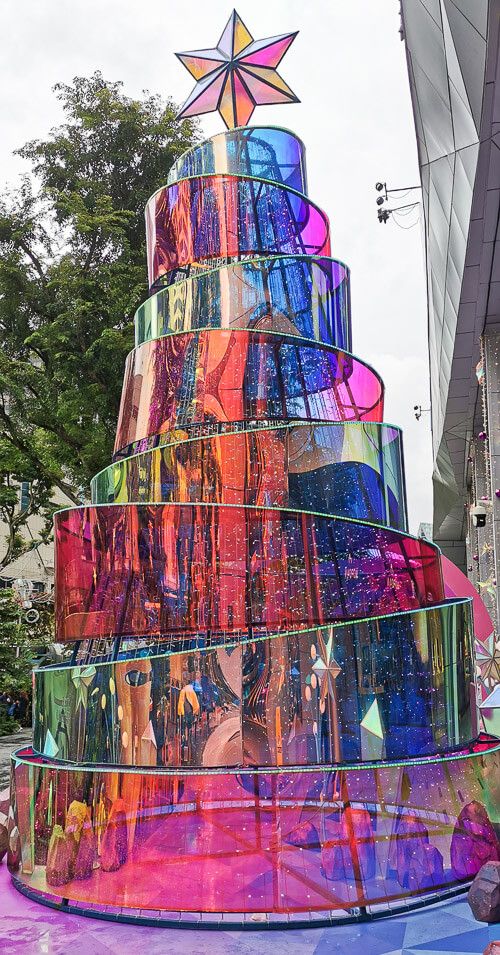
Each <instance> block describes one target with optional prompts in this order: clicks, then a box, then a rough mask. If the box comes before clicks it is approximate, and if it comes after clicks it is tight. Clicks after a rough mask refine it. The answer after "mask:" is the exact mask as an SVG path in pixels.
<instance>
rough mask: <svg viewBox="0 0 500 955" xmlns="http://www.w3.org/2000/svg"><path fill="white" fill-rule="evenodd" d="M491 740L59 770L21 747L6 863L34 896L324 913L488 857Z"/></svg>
mask: <svg viewBox="0 0 500 955" xmlns="http://www.w3.org/2000/svg"><path fill="white" fill-rule="evenodd" d="M499 774H500V759H499V752H498V741H497V740H491V738H481V739H480V740H479V742H478V743H477V744H475V745H474V746H471V747H469V748H467V749H465V750H464V751H463V752H459V753H457V754H455V755H453V756H451V755H450V756H442V757H438V758H434V759H430V758H429V759H423V760H420V761H418V762H412V761H411V760H408V761H407V762H406V763H405V764H403V765H401V764H399V765H398V764H391V763H383V762H376V763H373V764H371V765H370V766H369V767H368V766H367V767H366V768H358V767H352V768H348V767H343V768H341V769H340V768H337V767H334V768H332V769H330V770H328V769H325V767H314V766H311V767H310V768H309V769H302V770H299V771H295V772H294V771H290V770H287V769H286V767H281V769H280V770H279V771H278V772H273V771H272V770H254V771H253V772H252V771H250V770H247V771H242V770H236V771H235V770H233V771H231V770H228V771H226V772H220V771H212V772H210V770H206V771H205V772H193V771H189V770H181V771H179V770H173V771H172V772H169V771H168V770H165V769H161V768H158V767H152V769H151V770H150V771H149V772H148V771H147V770H143V771H142V772H141V771H134V770H130V769H125V768H122V769H117V768H114V767H110V768H109V770H106V769H105V768H100V767H96V768H85V767H81V766H75V767H74V768H73V767H72V768H62V767H61V766H58V765H57V763H54V762H51V761H50V760H48V759H42V758H40V757H37V756H34V755H31V754H30V752H29V751H26V750H25V751H20V752H19V753H18V754H16V760H15V764H14V769H13V782H12V799H13V813H12V816H13V818H12V821H11V824H10V848H9V857H8V862H9V868H10V870H11V872H12V873H13V874H14V875H15V877H16V879H17V880H19V882H20V884H21V886H23V887H25V888H26V889H29V890H30V891H32V892H33V893H35V894H36V893H40V894H42V893H52V894H53V895H56V896H58V897H59V898H61V897H64V898H65V899H66V900H69V901H70V902H71V901H78V902H79V903H82V904H83V905H85V904H86V903H87V904H94V903H96V904H98V905H99V906H100V907H102V906H105V905H111V906H116V907H122V906H123V907H124V909H125V911H126V910H127V909H129V910H130V909H143V910H144V909H150V910H154V911H156V912H158V911H159V910H162V911H166V912H173V911H181V912H198V913H199V912H237V913H252V912H259V913H263V912H274V913H275V914H277V913H284V914H285V913H290V912H318V911H320V912H323V913H324V912H325V910H331V909H333V910H337V912H338V911H339V910H343V911H344V912H346V914H347V910H349V909H352V908H353V907H355V906H356V907H367V906H372V905H373V906H378V907H380V906H384V907H389V905H390V903H393V902H397V901H398V900H402V899H404V900H408V899H412V898H413V899H416V898H418V897H422V896H425V894H426V893H432V892H436V891H442V890H445V889H448V888H451V887H453V886H458V885H461V884H463V883H466V882H468V881H469V880H470V879H471V878H472V877H473V876H474V875H475V874H476V872H477V871H478V870H479V869H480V868H481V866H482V865H483V863H484V862H486V861H488V860H490V859H491V860H496V859H498V858H499V855H500V845H499V841H498V837H497V835H496V830H495V826H496V825H497V824H498V822H499V817H498V807H497V804H496V803H495V801H494V800H491V798H490V796H489V794H488V789H485V787H484V777H485V776H487V777H488V778H489V779H498V777H499Z"/></svg>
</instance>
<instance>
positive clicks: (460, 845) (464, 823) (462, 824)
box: [450, 800, 500, 879]
mask: <svg viewBox="0 0 500 955" xmlns="http://www.w3.org/2000/svg"><path fill="white" fill-rule="evenodd" d="M450 857H451V867H452V870H453V874H454V875H455V877H456V878H457V879H472V878H473V876H475V875H476V873H477V872H479V870H480V868H481V866H482V865H484V863H485V862H497V861H498V860H499V859H500V845H499V842H498V839H497V835H496V833H495V830H494V828H493V826H492V824H491V822H490V819H489V816H488V813H487V812H486V809H485V808H484V806H482V805H481V803H479V802H477V801H476V800H473V801H472V802H469V803H467V805H466V806H464V808H463V809H462V812H461V813H460V815H459V817H458V819H457V823H456V825H455V829H454V831H453V838H452V841H451V852H450Z"/></svg>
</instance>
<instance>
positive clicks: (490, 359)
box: [483, 325, 500, 634]
mask: <svg viewBox="0 0 500 955" xmlns="http://www.w3.org/2000/svg"><path fill="white" fill-rule="evenodd" d="M484 361H485V384H484V385H483V388H484V389H485V396H484V397H485V404H486V417H487V433H488V445H487V457H488V462H489V477H490V494H491V517H490V515H489V514H488V517H487V522H488V523H490V528H491V531H490V534H489V535H488V537H489V539H490V541H489V543H490V547H492V551H491V552H490V565H491V569H492V573H493V575H494V576H493V581H494V583H492V586H493V587H494V591H495V594H494V597H493V595H492V597H493V599H492V601H491V603H492V604H493V605H494V611H495V618H494V623H495V629H496V632H497V634H498V633H499V632H500V630H499V621H500V603H499V590H498V586H497V581H498V571H499V569H500V566H499V561H500V498H497V497H496V495H495V491H496V489H497V488H500V325H495V326H494V327H493V328H491V329H488V330H487V331H486V332H485V334H484Z"/></svg>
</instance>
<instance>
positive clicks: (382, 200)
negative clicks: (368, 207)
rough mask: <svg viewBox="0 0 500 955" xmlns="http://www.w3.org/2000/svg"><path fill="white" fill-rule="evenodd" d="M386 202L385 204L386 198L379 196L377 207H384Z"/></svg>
mask: <svg viewBox="0 0 500 955" xmlns="http://www.w3.org/2000/svg"><path fill="white" fill-rule="evenodd" d="M384 202H385V199H384V197H383V196H379V197H378V199H377V205H378V206H383V204H384Z"/></svg>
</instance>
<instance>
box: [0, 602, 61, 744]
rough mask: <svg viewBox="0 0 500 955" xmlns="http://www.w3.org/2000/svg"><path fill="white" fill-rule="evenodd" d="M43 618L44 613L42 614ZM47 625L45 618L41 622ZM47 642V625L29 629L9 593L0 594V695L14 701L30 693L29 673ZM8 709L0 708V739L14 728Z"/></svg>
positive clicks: (18, 606)
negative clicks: (21, 695) (35, 658)
mask: <svg viewBox="0 0 500 955" xmlns="http://www.w3.org/2000/svg"><path fill="white" fill-rule="evenodd" d="M45 613H46V615H47V613H48V611H47V610H46V611H45ZM45 622H46V623H47V622H48V618H47V620H46V621H45ZM50 639H51V632H50V625H49V626H48V627H47V626H45V624H44V625H43V626H42V628H41V629H40V628H38V627H37V628H36V629H35V626H29V625H27V624H26V623H25V621H24V615H23V612H22V608H21V607H20V604H19V603H18V601H17V600H16V598H15V595H14V592H13V591H12V590H9V589H6V590H0V693H1V694H9V695H11V696H12V698H13V699H14V698H15V697H16V696H18V695H19V694H20V693H24V694H26V695H29V694H30V693H31V669H32V665H33V659H34V657H35V656H37V655H40V654H41V653H43V652H44V650H45V649H46V647H47V646H48V644H49V642H50ZM7 710H8V707H7V705H6V704H5V703H1V704H0V736H3V735H4V734H5V733H12V732H13V731H14V730H15V729H16V728H17V726H18V723H17V721H16V719H15V718H14V719H13V718H12V717H10V716H9V715H8V712H7Z"/></svg>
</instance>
